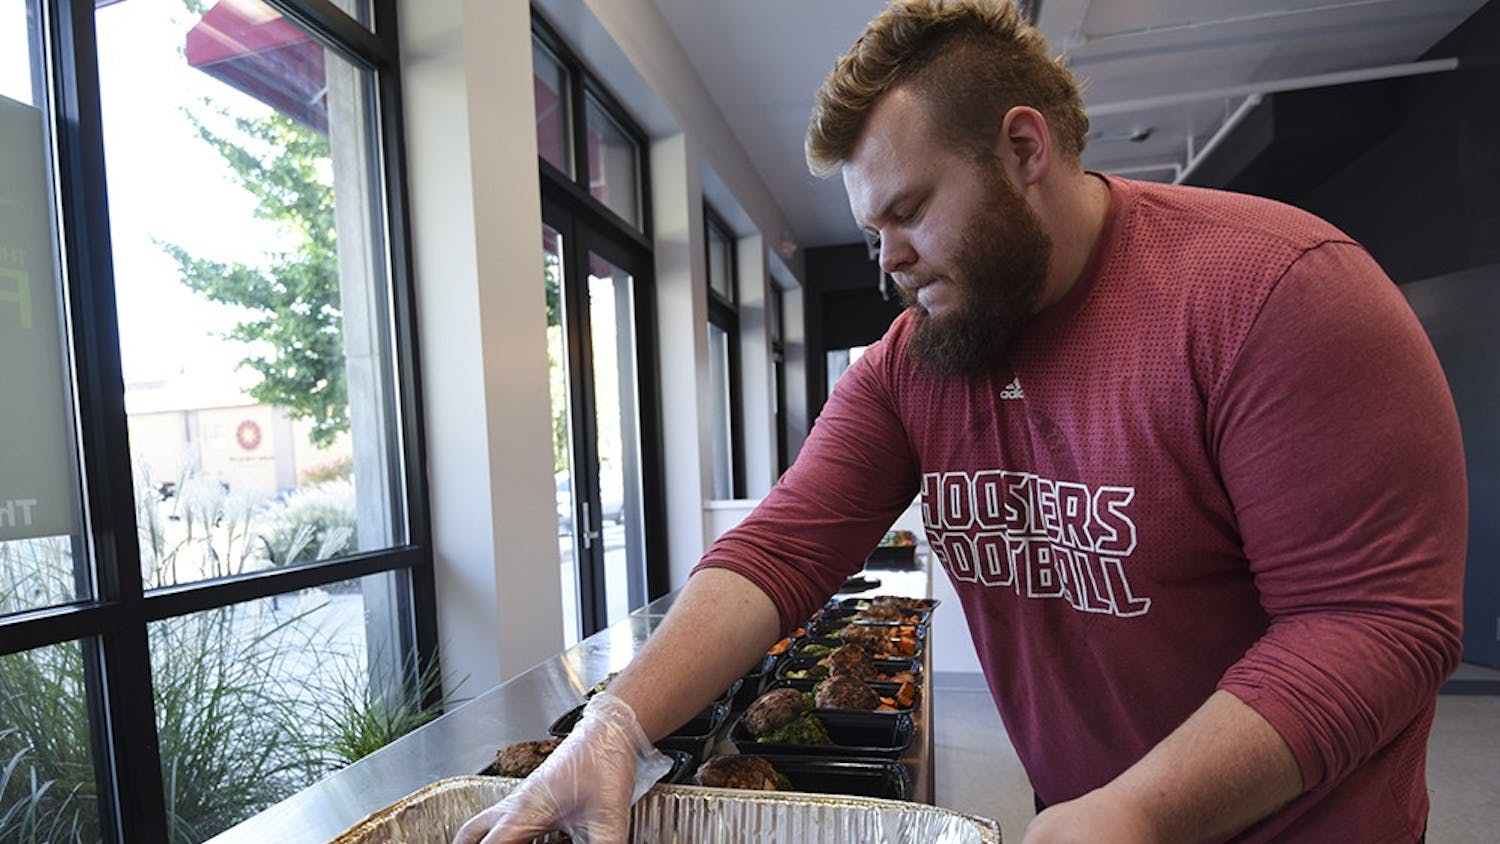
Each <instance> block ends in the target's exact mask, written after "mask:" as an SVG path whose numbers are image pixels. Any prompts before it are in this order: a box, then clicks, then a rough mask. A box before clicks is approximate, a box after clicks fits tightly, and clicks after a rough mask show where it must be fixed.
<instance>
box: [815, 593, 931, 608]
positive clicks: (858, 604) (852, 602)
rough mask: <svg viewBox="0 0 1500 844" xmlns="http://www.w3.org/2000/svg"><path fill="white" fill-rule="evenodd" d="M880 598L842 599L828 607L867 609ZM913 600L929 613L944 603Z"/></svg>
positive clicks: (919, 599) (926, 599) (922, 599)
mask: <svg viewBox="0 0 1500 844" xmlns="http://www.w3.org/2000/svg"><path fill="white" fill-rule="evenodd" d="M879 597H880V596H879V595H871V596H866V597H856V598H841V599H839V600H837V601H829V602H828V606H829V607H831V608H834V609H844V610H858V609H864V608H865V607H868V606H869V605H870V602H871V601H872V600H874V599H875V598H879ZM912 600H916V601H920V602H921V604H922V607H923V608H924V609H926V610H927V611H928V612H932V611H933V610H935V609H937V606H938V604H941V603H942V601H940V600H938V599H937V598H914V599H912Z"/></svg>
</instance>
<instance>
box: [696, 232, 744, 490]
mask: <svg viewBox="0 0 1500 844" xmlns="http://www.w3.org/2000/svg"><path fill="white" fill-rule="evenodd" d="M703 230H704V235H705V236H704V240H705V242H706V244H707V252H708V254H707V265H708V390H709V397H708V400H709V410H710V413H711V415H712V418H713V443H712V445H713V479H714V496H713V497H714V498H719V499H724V498H743V497H744V495H745V448H744V441H743V440H744V434H743V430H742V427H741V419H742V418H743V409H742V407H741V402H740V317H739V309H738V308H737V307H736V299H737V297H738V287H739V284H738V281H737V273H736V272H735V266H736V265H735V255H734V235H733V233H732V232H731V230H730V228H729V225H728V224H727V223H725V222H724V218H722V217H720V216H719V215H718V214H716V213H714V210H713V209H712V208H710V207H709V206H708V205H707V204H705V205H704V206H703Z"/></svg>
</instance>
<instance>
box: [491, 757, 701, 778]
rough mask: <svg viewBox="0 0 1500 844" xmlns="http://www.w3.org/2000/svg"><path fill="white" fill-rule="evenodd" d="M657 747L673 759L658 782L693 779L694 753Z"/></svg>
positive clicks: (694, 767) (695, 765) (492, 774)
mask: <svg viewBox="0 0 1500 844" xmlns="http://www.w3.org/2000/svg"><path fill="white" fill-rule="evenodd" d="M657 749H658V750H661V753H662V755H663V756H665V757H667V758H668V759H670V760H672V767H671V768H670V769H669V770H668V771H667V772H666V773H665V774H662V775H661V776H660V777H658V778H657V780H656V781H657V782H664V783H679V782H691V781H692V779H693V773H694V772H696V771H697V770H698V766H697V764H696V760H694V759H693V754H691V753H689V752H687V751H686V750H662V749H661V748H657ZM494 769H495V763H494V762H491V763H490V764H488V765H485V766H484V767H483V768H481V769H480V770H479V776H481V777H492V776H495V774H494V773H493V772H494Z"/></svg>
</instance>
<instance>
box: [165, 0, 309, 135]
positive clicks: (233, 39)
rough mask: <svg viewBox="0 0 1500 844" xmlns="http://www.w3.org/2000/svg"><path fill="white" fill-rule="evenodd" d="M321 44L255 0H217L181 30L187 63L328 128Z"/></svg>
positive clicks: (283, 110)
mask: <svg viewBox="0 0 1500 844" xmlns="http://www.w3.org/2000/svg"><path fill="white" fill-rule="evenodd" d="M323 52H324V51H323V45H321V44H319V43H318V42H316V41H314V40H313V39H312V38H311V37H309V36H308V35H307V33H305V32H303V31H302V30H300V29H298V28H297V27H296V26H294V25H292V23H291V22H290V21H288V20H286V19H285V18H283V17H282V16H281V15H280V13H278V12H276V11H275V10H274V9H272V8H270V7H269V6H266V5H265V4H263V3H260V2H257V0H219V2H218V3H215V4H214V6H213V8H211V9H209V10H208V11H207V12H206V13H205V14H204V15H203V18H202V20H199V21H198V23H197V24H195V25H194V26H193V28H192V29H190V30H188V34H187V61H188V65H189V66H190V67H196V68H198V69H199V70H201V71H203V72H205V73H207V74H209V75H210V76H213V77H214V78H216V79H220V80H223V81H224V82H226V83H228V84H229V85H231V86H233V87H234V88H236V89H238V90H240V91H243V92H244V93H246V94H249V95H250V96H252V97H254V98H255V99H257V100H260V101H261V102H263V103H265V104H266V105H268V106H270V107H271V108H274V109H276V110H277V111H279V112H281V113H283V114H285V115H287V116H288V117H291V118H292V119H294V120H296V121H298V122H300V123H304V124H306V125H308V126H310V127H312V128H314V129H316V130H318V131H319V132H323V133H327V131H328V109H327V95H328V92H327V83H326V81H325V80H326V77H325V75H324V72H323Z"/></svg>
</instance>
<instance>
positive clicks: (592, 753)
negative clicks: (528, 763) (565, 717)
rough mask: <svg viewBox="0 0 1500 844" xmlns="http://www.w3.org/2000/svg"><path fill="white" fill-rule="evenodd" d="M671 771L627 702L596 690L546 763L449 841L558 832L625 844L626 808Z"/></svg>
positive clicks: (486, 842)
mask: <svg viewBox="0 0 1500 844" xmlns="http://www.w3.org/2000/svg"><path fill="white" fill-rule="evenodd" d="M671 767H672V763H671V762H670V761H669V760H668V759H667V757H665V756H663V755H662V754H661V753H660V752H658V751H657V750H656V748H655V747H653V746H652V745H651V742H650V740H648V739H647V738H646V734H645V733H644V732H643V731H642V730H641V726H640V724H639V723H638V722H637V721H636V717H635V712H634V711H633V710H632V709H631V708H630V706H629V704H627V703H625V701H623V700H620V699H619V698H618V697H615V696H614V695H612V694H610V693H609V692H600V693H599V694H596V695H594V697H593V699H591V700H590V701H589V705H588V706H587V707H585V708H584V710H583V716H582V717H581V718H580V719H579V720H578V724H577V726H575V727H574V728H573V732H572V733H571V734H569V735H568V737H567V738H566V739H564V740H563V742H562V744H560V745H558V747H557V749H556V750H554V751H552V755H551V756H548V757H547V761H545V762H543V763H542V764H541V766H540V767H538V768H537V769H536V770H535V771H533V772H532V774H531V776H529V777H527V778H526V780H525V781H524V782H522V783H521V785H520V786H519V787H518V788H517V789H516V790H515V791H513V792H511V794H510V795H509V796H508V797H506V798H505V799H504V800H502V801H500V802H499V803H496V804H495V805H494V806H491V807H490V808H488V809H486V810H484V811H483V812H480V813H479V814H478V815H475V816H474V817H473V818H470V819H469V821H468V823H465V824H464V825H463V827H462V828H461V829H459V831H458V835H457V836H456V837H455V838H454V839H453V842H454V844H478V842H482V844H514V843H515V842H525V841H529V840H531V839H532V838H535V837H536V836H538V835H542V834H544V833H547V832H549V831H551V830H554V829H561V830H564V831H566V832H567V833H568V834H569V835H571V836H572V837H573V840H575V841H579V842H584V843H585V844H624V841H625V836H626V833H627V831H628V829H629V826H630V807H631V805H633V804H634V803H635V801H637V800H639V799H640V798H641V795H643V794H645V793H646V791H647V790H649V789H650V788H651V786H653V785H655V784H656V781H657V780H658V779H660V778H661V776H662V775H663V774H665V773H666V772H667V771H668V769H670V768H671Z"/></svg>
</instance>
